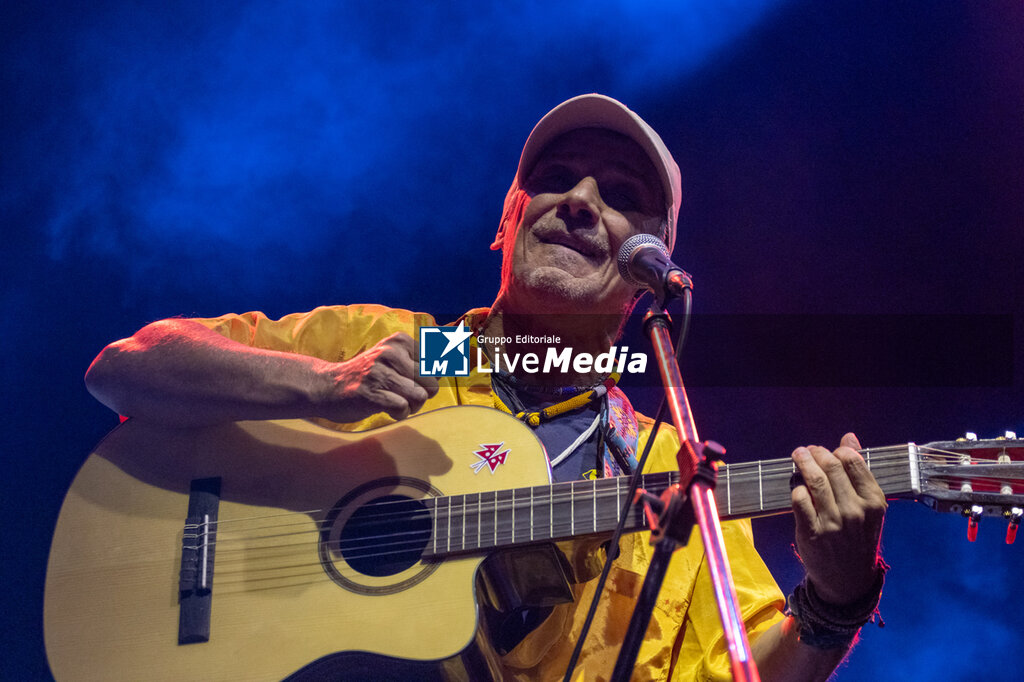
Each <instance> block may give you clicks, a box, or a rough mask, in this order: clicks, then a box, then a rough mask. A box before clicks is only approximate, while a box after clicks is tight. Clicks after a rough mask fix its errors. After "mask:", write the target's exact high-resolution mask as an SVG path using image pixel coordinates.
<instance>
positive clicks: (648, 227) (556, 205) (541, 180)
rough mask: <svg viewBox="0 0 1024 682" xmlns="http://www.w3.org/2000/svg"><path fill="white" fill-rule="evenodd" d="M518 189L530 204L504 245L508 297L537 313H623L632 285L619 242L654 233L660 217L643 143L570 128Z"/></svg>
mask: <svg viewBox="0 0 1024 682" xmlns="http://www.w3.org/2000/svg"><path fill="white" fill-rule="evenodd" d="M523 189H524V190H525V191H526V193H527V194H528V195H530V197H531V200H530V203H529V205H528V206H527V207H526V210H525V212H524V214H523V220H522V223H521V225H520V227H519V229H518V230H517V231H516V234H515V238H514V240H506V242H505V244H504V248H505V258H506V259H508V258H511V259H512V262H511V269H510V275H509V277H510V279H509V281H508V282H506V286H507V294H508V296H509V299H510V301H511V302H514V303H515V304H516V306H517V307H519V308H520V309H521V310H536V311H538V312H541V311H543V312H562V313H565V312H602V313H620V312H622V311H623V310H624V309H625V308H626V307H627V306H628V305H629V303H630V301H631V300H632V298H633V294H634V292H635V289H634V288H633V287H632V286H631V285H629V284H627V283H626V282H625V281H624V280H623V279H622V277H621V276H620V275H619V273H618V268H617V266H616V258H617V256H618V253H619V247H621V246H622V243H623V242H624V241H626V240H627V239H628V238H629V237H631V236H632V235H634V234H637V233H640V232H648V233H654V234H657V233H658V232H659V230H660V228H661V225H662V224H663V222H664V220H665V198H664V193H663V191H662V188H661V181H660V179H659V177H658V172H657V170H656V169H655V167H654V164H652V163H651V160H650V159H649V158H648V157H647V154H646V153H644V151H643V149H641V148H640V146H639V145H638V144H637V143H636V142H634V141H633V140H631V139H629V138H628V137H626V136H625V135H620V134H619V133H615V132H612V131H610V130H603V129H597V128H583V129H579V130H574V131H571V132H568V133H566V134H564V135H562V136H560V137H558V138H556V139H555V140H554V141H553V142H552V143H551V144H550V145H548V147H547V148H545V150H544V151H543V152H542V153H541V156H540V158H539V159H538V161H537V163H536V165H535V166H534V167H533V170H532V171H531V172H530V174H529V176H528V177H527V178H526V180H525V182H524V183H523ZM509 241H511V244H510V243H509ZM510 249H511V251H510Z"/></svg>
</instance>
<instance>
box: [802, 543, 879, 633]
mask: <svg viewBox="0 0 1024 682" xmlns="http://www.w3.org/2000/svg"><path fill="white" fill-rule="evenodd" d="M875 568H876V570H877V577H876V578H875V582H874V584H873V585H872V588H871V590H870V591H869V592H868V594H867V596H865V597H863V598H862V599H859V600H858V601H855V602H853V603H852V604H844V605H842V606H838V605H836V604H829V603H828V602H826V601H824V600H822V598H821V597H820V596H818V593H817V591H815V589H814V583H812V582H810V581H809V580H807V578H804V579H803V580H802V581H801V582H800V584H799V585H797V586H796V587H795V588H794V589H793V593H792V594H791V595H789V598H788V599H787V600H786V613H787V615H791V616H793V617H794V618H795V619H796V622H797V633H798V635H799V638H800V641H801V642H803V643H804V644H807V645H808V646H812V647H814V648H816V649H839V648H846V647H849V646H850V644H852V643H853V640H854V639H856V637H857V633H858V632H859V631H860V629H861V628H862V627H863V626H864V625H865V624H866V623H868V622H870V621H873V620H874V619H875V615H876V614H877V613H878V602H879V600H880V599H881V597H882V585H883V583H884V582H885V572H886V571H887V570H889V565H888V564H886V563H885V561H883V560H882V559H881V557H879V559H878V564H877V565H876V567H875ZM879 620H880V627H882V626H884V625H885V623H884V622H883V621H881V619H879Z"/></svg>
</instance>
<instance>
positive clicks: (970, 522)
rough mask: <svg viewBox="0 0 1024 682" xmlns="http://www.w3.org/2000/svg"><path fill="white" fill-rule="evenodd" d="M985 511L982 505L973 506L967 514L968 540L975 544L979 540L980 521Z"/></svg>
mask: <svg viewBox="0 0 1024 682" xmlns="http://www.w3.org/2000/svg"><path fill="white" fill-rule="evenodd" d="M982 511H983V509H982V508H981V505H978V504H976V505H973V506H972V507H971V510H970V511H969V512H967V539H968V540H970V541H971V542H974V541H975V540H977V539H978V519H980V518H981V512H982Z"/></svg>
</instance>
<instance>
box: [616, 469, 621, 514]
mask: <svg viewBox="0 0 1024 682" xmlns="http://www.w3.org/2000/svg"><path fill="white" fill-rule="evenodd" d="M621 480H622V477H621V476H616V477H615V523H616V525H618V523H619V521H621V520H622V493H620V492H619V481H621Z"/></svg>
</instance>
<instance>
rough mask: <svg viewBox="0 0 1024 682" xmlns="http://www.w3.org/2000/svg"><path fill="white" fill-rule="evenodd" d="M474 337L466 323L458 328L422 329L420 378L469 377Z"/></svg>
mask: <svg viewBox="0 0 1024 682" xmlns="http://www.w3.org/2000/svg"><path fill="white" fill-rule="evenodd" d="M472 335H473V332H471V331H470V330H469V329H467V328H466V324H465V323H464V322H463V323H462V324H461V325H459V326H458V327H420V376H421V377H468V376H469V337H470V336H472Z"/></svg>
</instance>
